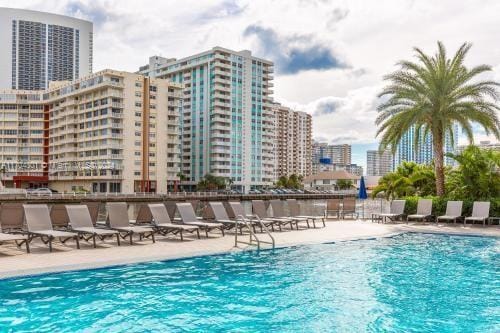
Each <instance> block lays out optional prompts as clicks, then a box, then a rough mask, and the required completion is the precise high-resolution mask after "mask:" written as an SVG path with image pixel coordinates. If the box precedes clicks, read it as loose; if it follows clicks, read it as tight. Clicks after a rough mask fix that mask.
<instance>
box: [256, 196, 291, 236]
mask: <svg viewBox="0 0 500 333" xmlns="http://www.w3.org/2000/svg"><path fill="white" fill-rule="evenodd" d="M252 210H253V213H254V214H255V215H257V216H258V217H259V219H260V221H261V222H262V223H263V224H264V225H265V226H266V227H269V226H270V227H271V230H272V231H274V225H277V226H278V228H279V229H280V231H281V230H282V229H281V226H282V225H284V224H288V223H290V221H291V220H289V219H288V220H286V219H281V218H272V217H270V216H269V215H268V214H267V207H266V203H265V202H264V201H263V200H252Z"/></svg>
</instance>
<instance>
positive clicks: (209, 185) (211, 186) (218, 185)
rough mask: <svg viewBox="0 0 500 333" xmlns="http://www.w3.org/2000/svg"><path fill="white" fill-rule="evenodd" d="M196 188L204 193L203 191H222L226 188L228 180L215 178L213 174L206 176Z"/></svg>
mask: <svg viewBox="0 0 500 333" xmlns="http://www.w3.org/2000/svg"><path fill="white" fill-rule="evenodd" d="M196 188H197V189H198V190H202V191H203V190H207V191H214V190H222V189H224V188H226V178H225V177H218V176H214V175H211V174H206V175H205V177H203V178H202V179H201V180H200V181H199V182H198V185H196Z"/></svg>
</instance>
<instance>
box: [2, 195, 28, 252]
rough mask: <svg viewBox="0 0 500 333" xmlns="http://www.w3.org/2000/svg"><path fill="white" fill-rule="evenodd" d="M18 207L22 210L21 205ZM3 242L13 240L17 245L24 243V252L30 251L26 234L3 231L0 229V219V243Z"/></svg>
mask: <svg viewBox="0 0 500 333" xmlns="http://www.w3.org/2000/svg"><path fill="white" fill-rule="evenodd" d="M0 209H3V205H2V206H0ZM19 209H21V210H22V208H21V207H19ZM4 242H15V243H16V245H17V246H18V247H20V246H21V245H23V244H25V245H26V252H28V253H30V245H29V243H28V237H27V236H26V235H23V234H20V233H5V232H3V230H2V220H1V219H0V244H2V243H4Z"/></svg>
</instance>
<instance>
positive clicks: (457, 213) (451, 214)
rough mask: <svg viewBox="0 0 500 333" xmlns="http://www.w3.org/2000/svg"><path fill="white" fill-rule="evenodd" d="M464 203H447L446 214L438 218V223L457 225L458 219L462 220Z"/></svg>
mask: <svg viewBox="0 0 500 333" xmlns="http://www.w3.org/2000/svg"><path fill="white" fill-rule="evenodd" d="M462 206H463V202H462V201H448V202H447V203H446V213H445V214H444V215H441V216H438V217H437V218H436V223H438V222H439V221H442V220H444V221H453V223H457V220H458V219H461V218H462Z"/></svg>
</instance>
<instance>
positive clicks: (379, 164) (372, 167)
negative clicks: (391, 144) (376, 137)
mask: <svg viewBox="0 0 500 333" xmlns="http://www.w3.org/2000/svg"><path fill="white" fill-rule="evenodd" d="M366 169H367V170H366V174H367V176H383V175H385V174H387V173H389V172H391V171H392V170H393V155H392V153H391V152H390V151H389V150H384V151H379V150H368V151H367V152H366Z"/></svg>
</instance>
